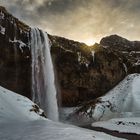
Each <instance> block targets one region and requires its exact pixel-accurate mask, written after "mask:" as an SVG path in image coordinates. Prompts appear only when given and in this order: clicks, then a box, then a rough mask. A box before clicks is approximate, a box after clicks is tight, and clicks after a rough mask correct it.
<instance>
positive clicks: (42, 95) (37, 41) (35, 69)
mask: <svg viewBox="0 0 140 140" xmlns="http://www.w3.org/2000/svg"><path fill="white" fill-rule="evenodd" d="M50 47H51V46H50V43H49V39H48V35H47V33H45V32H43V31H41V30H39V29H36V28H33V29H31V53H32V96H33V97H32V99H33V101H34V102H36V103H38V104H39V105H40V107H41V108H42V109H43V110H44V111H45V113H46V115H47V117H48V118H49V119H51V120H54V121H58V117H59V115H58V105H57V98H56V93H57V92H56V87H55V76H54V69H53V63H52V58H51V53H50Z"/></svg>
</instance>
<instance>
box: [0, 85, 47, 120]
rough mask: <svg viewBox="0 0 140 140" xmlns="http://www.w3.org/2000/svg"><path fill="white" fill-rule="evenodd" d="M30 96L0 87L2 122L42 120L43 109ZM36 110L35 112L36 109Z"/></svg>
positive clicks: (0, 116) (0, 118)
mask: <svg viewBox="0 0 140 140" xmlns="http://www.w3.org/2000/svg"><path fill="white" fill-rule="evenodd" d="M35 108H38V106H37V105H35V104H34V103H33V102H31V101H30V100H29V99H28V98H26V97H23V96H21V95H18V94H16V93H14V92H12V91H10V90H7V89H5V88H3V87H0V122H7V121H29V120H38V119H39V120H40V119H41V120H42V119H44V118H43V117H41V116H39V115H38V114H42V112H43V111H42V110H41V109H39V108H38V109H35ZM34 110H35V111H36V112H35V111H34Z"/></svg>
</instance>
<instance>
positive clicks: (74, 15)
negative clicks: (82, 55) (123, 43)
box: [0, 0, 140, 45]
mask: <svg viewBox="0 0 140 140" xmlns="http://www.w3.org/2000/svg"><path fill="white" fill-rule="evenodd" d="M0 5H1V6H5V7H6V8H7V10H8V11H9V12H11V13H12V14H13V15H14V16H16V17H18V18H19V19H21V20H22V21H24V22H25V23H27V24H28V25H30V26H32V27H39V28H40V29H43V30H45V31H47V32H48V33H50V34H52V35H58V36H63V37H65V38H69V39H73V40H76V41H80V42H85V43H87V44H89V45H91V44H93V43H94V42H97V43H98V42H100V40H101V38H103V37H105V36H108V35H112V34H118V35H120V36H122V37H125V38H127V39H129V40H140V25H139V24H140V0H0Z"/></svg>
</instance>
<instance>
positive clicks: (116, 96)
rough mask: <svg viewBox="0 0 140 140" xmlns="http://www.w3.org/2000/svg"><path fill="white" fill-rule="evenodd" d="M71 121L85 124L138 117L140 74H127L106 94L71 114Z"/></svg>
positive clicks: (139, 115)
mask: <svg viewBox="0 0 140 140" xmlns="http://www.w3.org/2000/svg"><path fill="white" fill-rule="evenodd" d="M71 116H72V117H71V121H72V122H73V123H77V122H78V124H82V125H83V124H85V123H91V122H96V121H103V120H104V121H105V120H109V119H112V118H122V117H140V74H131V75H129V76H127V77H126V78H125V79H124V80H123V81H122V82H120V83H119V84H118V85H117V86H116V87H114V88H113V89H112V90H111V91H109V92H108V93H107V94H106V95H104V96H102V97H100V98H98V99H97V101H96V102H93V103H91V104H90V105H85V106H82V107H81V108H80V109H78V111H77V110H76V113H73V114H72V115H71Z"/></svg>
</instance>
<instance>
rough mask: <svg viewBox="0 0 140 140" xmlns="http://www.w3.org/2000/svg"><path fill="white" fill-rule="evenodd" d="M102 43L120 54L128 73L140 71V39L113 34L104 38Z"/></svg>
mask: <svg viewBox="0 0 140 140" xmlns="http://www.w3.org/2000/svg"><path fill="white" fill-rule="evenodd" d="M100 44H101V45H103V46H105V47H106V48H107V49H111V50H112V51H114V52H116V53H117V54H118V55H119V56H120V58H121V59H122V60H123V63H124V64H125V65H126V67H127V69H128V73H140V41H129V40H127V39H125V38H122V37H120V36H118V35H111V36H108V37H105V38H103V39H102V40H101V41H100Z"/></svg>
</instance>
